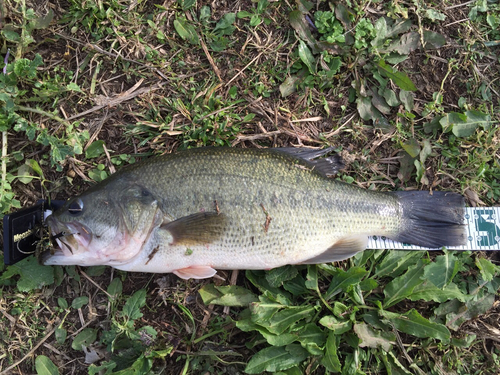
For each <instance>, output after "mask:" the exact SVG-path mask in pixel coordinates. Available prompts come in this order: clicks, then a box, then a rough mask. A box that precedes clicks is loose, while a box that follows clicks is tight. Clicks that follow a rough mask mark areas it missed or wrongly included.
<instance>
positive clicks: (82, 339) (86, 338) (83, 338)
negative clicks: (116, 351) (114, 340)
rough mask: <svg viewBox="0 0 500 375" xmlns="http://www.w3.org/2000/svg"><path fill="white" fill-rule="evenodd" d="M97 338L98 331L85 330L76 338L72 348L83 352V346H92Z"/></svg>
mask: <svg viewBox="0 0 500 375" xmlns="http://www.w3.org/2000/svg"><path fill="white" fill-rule="evenodd" d="M96 338H97V331H96V330H95V329H93V328H84V329H83V330H82V331H81V332H80V333H79V334H78V335H76V336H75V338H74V339H73V342H72V343H71V347H72V348H73V349H75V350H83V349H82V345H85V346H87V347H88V346H90V345H91V344H93V343H94V341H95V340H96Z"/></svg>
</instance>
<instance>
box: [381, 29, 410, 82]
mask: <svg viewBox="0 0 500 375" xmlns="http://www.w3.org/2000/svg"><path fill="white" fill-rule="evenodd" d="M418 48H420V34H419V33H417V32H414V31H412V32H409V33H406V34H404V35H401V37H400V38H398V39H396V40H395V41H394V42H392V43H391V44H390V45H389V46H388V47H387V48H382V49H380V51H381V52H384V53H387V52H393V51H394V52H397V53H398V54H400V55H409V54H410V53H411V52H413V51H415V50H416V49H418ZM411 91H414V90H411Z"/></svg>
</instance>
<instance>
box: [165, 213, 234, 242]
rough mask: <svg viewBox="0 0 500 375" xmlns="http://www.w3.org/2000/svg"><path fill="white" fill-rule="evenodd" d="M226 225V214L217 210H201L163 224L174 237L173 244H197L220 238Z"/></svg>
mask: <svg viewBox="0 0 500 375" xmlns="http://www.w3.org/2000/svg"><path fill="white" fill-rule="evenodd" d="M225 226H226V216H225V215H224V214H218V213H217V212H199V213H196V214H192V215H189V216H184V217H181V218H179V219H177V220H174V221H170V222H168V223H166V224H162V225H161V228H162V229H165V230H168V231H169V232H170V233H171V234H172V237H173V238H174V242H173V244H176V245H179V244H182V245H196V244H206V243H211V242H213V241H215V240H217V239H219V238H220V237H221V236H222V235H223V233H224V229H225Z"/></svg>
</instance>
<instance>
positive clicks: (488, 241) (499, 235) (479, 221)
mask: <svg viewBox="0 0 500 375" xmlns="http://www.w3.org/2000/svg"><path fill="white" fill-rule="evenodd" d="M499 219H500V207H466V208H465V218H464V224H466V225H467V245H464V246H450V247H448V249H449V250H476V251H477V250H485V251H488V250H500V222H499ZM367 248H368V249H395V250H396V249H399V250H426V249H427V248H426V247H421V246H414V245H408V244H403V243H401V242H396V241H393V240H390V239H388V238H385V237H378V236H373V237H370V238H369V239H368V247H367Z"/></svg>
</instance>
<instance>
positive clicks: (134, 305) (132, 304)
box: [122, 289, 146, 320]
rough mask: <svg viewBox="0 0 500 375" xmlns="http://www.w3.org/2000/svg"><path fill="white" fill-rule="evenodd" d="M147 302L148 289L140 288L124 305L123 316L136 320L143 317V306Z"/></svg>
mask: <svg viewBox="0 0 500 375" xmlns="http://www.w3.org/2000/svg"><path fill="white" fill-rule="evenodd" d="M145 304H146V290H145V289H140V290H138V291H137V292H135V293H134V294H133V295H132V296H130V297H129V298H128V299H127V302H125V305H124V306H123V312H122V314H123V316H125V317H127V318H129V319H131V320H135V319H139V318H140V317H142V313H141V307H143V306H144V305H145Z"/></svg>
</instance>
